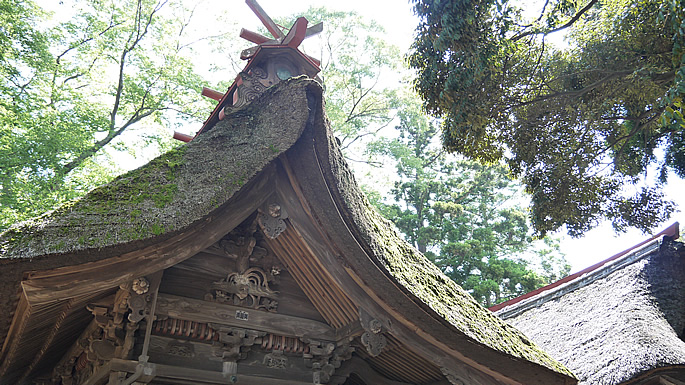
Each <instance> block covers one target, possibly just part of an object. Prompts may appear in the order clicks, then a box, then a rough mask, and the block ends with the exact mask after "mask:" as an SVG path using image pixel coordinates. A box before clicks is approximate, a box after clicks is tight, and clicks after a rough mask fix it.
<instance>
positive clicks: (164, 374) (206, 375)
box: [109, 358, 311, 385]
mask: <svg viewBox="0 0 685 385" xmlns="http://www.w3.org/2000/svg"><path fill="white" fill-rule="evenodd" d="M150 365H153V366H154V368H155V374H156V378H158V379H159V378H161V379H164V378H168V379H175V380H185V381H191V382H193V383H211V384H230V383H232V381H231V379H230V378H227V377H226V376H225V375H224V374H223V373H222V372H214V371H209V370H200V369H192V368H183V367H178V366H171V365H162V364H150ZM137 366H138V362H137V361H130V360H120V359H117V358H115V359H113V360H112V361H111V362H110V363H109V369H110V370H113V371H124V372H129V373H133V372H134V371H135V370H136V367H137ZM235 376H236V378H235V381H233V382H235V383H238V384H240V385H263V384H270V385H311V382H302V381H293V380H285V379H278V378H266V377H260V376H253V375H246V374H240V373H238V374H236V375H235Z"/></svg>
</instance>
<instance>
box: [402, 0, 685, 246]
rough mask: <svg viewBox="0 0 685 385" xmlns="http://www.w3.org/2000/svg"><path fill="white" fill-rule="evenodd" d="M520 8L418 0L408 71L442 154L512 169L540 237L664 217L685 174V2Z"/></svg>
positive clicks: (500, 0) (641, 224) (477, 0)
mask: <svg viewBox="0 0 685 385" xmlns="http://www.w3.org/2000/svg"><path fill="white" fill-rule="evenodd" d="M514 4H516V3H513V2H508V1H506V0H437V1H433V0H430V1H429V0H416V1H415V11H416V13H417V14H418V16H419V17H420V19H421V22H420V25H419V27H418V30H417V38H416V40H415V42H414V45H413V48H412V53H411V55H410V58H409V61H410V65H411V66H412V67H413V68H415V69H417V70H418V75H417V77H416V79H415V83H414V84H415V87H416V89H417V91H418V92H419V94H420V95H421V97H422V98H423V99H424V101H425V107H426V108H427V109H428V111H430V112H431V113H433V114H436V115H440V116H442V117H444V125H443V136H442V139H443V145H444V146H445V148H446V149H448V150H449V151H455V152H458V153H461V154H464V155H466V156H468V157H470V158H473V159H477V160H480V161H484V162H497V161H499V160H502V159H503V160H505V161H506V162H507V163H508V165H509V167H510V169H511V171H512V173H513V174H514V176H517V177H520V178H521V180H522V182H523V184H524V185H525V187H526V189H527V191H528V192H529V193H530V194H531V196H532V203H531V211H530V213H531V217H532V222H533V225H534V227H535V229H536V230H537V232H538V233H539V234H545V233H546V232H548V231H554V230H557V229H559V228H560V227H561V226H563V225H566V227H567V229H568V231H569V233H570V234H571V235H576V236H577V235H580V234H582V233H583V232H585V231H587V230H589V229H590V228H592V227H594V226H595V225H597V223H598V222H599V221H600V220H601V219H603V218H608V219H610V220H612V222H613V225H614V227H615V228H616V229H617V230H623V229H625V228H626V227H629V226H634V227H637V228H640V229H642V230H644V231H646V230H648V229H650V227H651V226H653V225H654V224H656V223H657V222H659V221H662V220H665V219H666V218H667V217H668V216H669V215H670V213H671V212H672V211H673V210H674V204H673V203H672V202H669V201H666V200H665V199H664V197H663V194H662V191H661V188H662V185H663V183H665V182H666V178H667V175H668V173H669V171H674V172H675V173H676V174H677V175H679V176H680V177H685V120H683V95H685V56H684V55H683V47H685V17H684V14H685V1H684V0H665V1H664V0H549V1H546V2H544V5H543V6H542V10H541V12H540V13H539V14H537V15H534V16H533V17H532V18H530V17H525V15H526V14H525V12H524V11H523V10H522V9H520V8H518V7H517V6H516V5H514ZM561 30H564V31H566V32H567V36H566V41H567V43H568V46H567V47H564V48H557V47H555V46H554V45H553V44H551V43H550V42H549V36H550V34H552V33H554V32H558V31H561ZM662 154H665V155H662ZM655 166H656V168H657V169H658V171H657V172H654V171H652V170H654V168H655ZM648 172H650V173H654V174H657V176H658V178H656V179H657V180H656V181H653V182H651V181H647V183H645V180H646V179H647V178H646V176H647V173H648Z"/></svg>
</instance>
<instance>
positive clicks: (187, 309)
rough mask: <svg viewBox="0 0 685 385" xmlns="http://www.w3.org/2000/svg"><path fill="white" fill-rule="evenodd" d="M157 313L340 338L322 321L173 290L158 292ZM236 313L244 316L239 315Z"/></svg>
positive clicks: (281, 332)
mask: <svg viewBox="0 0 685 385" xmlns="http://www.w3.org/2000/svg"><path fill="white" fill-rule="evenodd" d="M157 314H159V315H165V316H169V317H172V318H178V319H183V320H188V321H195V322H203V323H217V324H221V325H228V326H233V327H240V328H246V329H255V330H260V331H265V332H267V333H272V334H276V335H281V336H286V337H291V336H292V337H308V338H313V339H321V340H326V341H336V340H337V338H336V332H335V330H334V329H333V328H332V327H330V326H329V325H327V324H325V323H323V322H319V321H313V320H310V319H306V318H299V317H293V316H289V315H284V314H278V313H269V312H265V311H261V310H254V309H248V308H244V307H238V306H232V305H226V304H223V303H216V302H209V301H201V300H197V299H192V298H185V297H178V296H175V295H170V294H160V295H159V298H158V300H157ZM236 314H240V315H241V316H240V317H236ZM245 317H247V319H244V318H245Z"/></svg>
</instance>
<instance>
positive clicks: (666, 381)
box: [659, 376, 685, 385]
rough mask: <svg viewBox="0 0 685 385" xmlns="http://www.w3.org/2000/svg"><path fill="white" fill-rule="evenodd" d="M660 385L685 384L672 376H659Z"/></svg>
mask: <svg viewBox="0 0 685 385" xmlns="http://www.w3.org/2000/svg"><path fill="white" fill-rule="evenodd" d="M659 384H660V385H685V382H683V381H679V380H676V379H675V378H673V377H670V376H659Z"/></svg>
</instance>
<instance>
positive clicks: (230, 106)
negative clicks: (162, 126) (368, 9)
mask: <svg viewBox="0 0 685 385" xmlns="http://www.w3.org/2000/svg"><path fill="white" fill-rule="evenodd" d="M248 4H249V5H250V7H252V8H253V10H255V13H257V15H258V16H259V17H260V19H261V20H262V22H263V23H264V24H265V25H266V26H267V29H268V30H269V31H270V33H271V34H272V35H273V38H267V37H265V36H262V35H260V34H257V33H254V32H250V31H243V32H242V34H241V36H243V37H246V38H248V40H250V41H253V42H254V43H255V44H257V46H256V47H254V48H252V49H248V50H246V51H245V52H243V57H244V58H245V59H246V60H248V64H247V66H246V68H245V69H244V70H243V71H242V72H241V73H240V74H239V75H238V77H237V78H236V81H235V82H234V83H233V85H232V86H231V87H230V88H229V90H228V91H227V92H225V93H217V92H215V91H211V90H206V91H205V92H204V93H205V95H207V96H210V97H213V98H215V99H217V100H218V104H217V107H216V108H215V110H214V112H213V113H212V114H211V115H210V117H209V118H208V119H207V121H206V122H205V124H204V125H203V126H202V128H201V130H200V131H199V133H198V134H197V135H196V136H194V137H185V136H183V135H178V137H179V138H183V139H185V140H188V141H189V142H188V143H187V144H184V145H182V146H180V147H178V148H176V149H173V150H171V151H169V152H167V153H166V154H164V155H162V156H160V157H158V158H156V159H154V160H153V161H151V162H150V163H148V164H147V165H145V166H143V167H141V168H139V169H136V170H133V171H131V172H128V173H126V174H124V175H122V176H120V177H118V178H116V179H115V180H113V181H112V182H111V183H109V184H107V185H104V186H101V187H99V188H96V189H94V190H93V191H91V192H90V193H88V194H87V195H86V196H85V197H83V198H82V199H80V200H77V201H74V202H72V203H69V204H66V205H64V206H62V207H60V208H58V209H57V210H55V211H53V212H50V213H47V214H45V215H43V216H41V217H39V218H35V219H33V220H31V221H28V222H24V223H20V224H17V225H15V226H14V227H12V228H10V229H9V230H8V231H6V232H4V233H2V234H0V277H1V279H0V298H1V300H0V347H1V348H0V349H1V350H0V384H7V385H10V384H43V385H48V384H49V385H99V384H109V385H129V384H233V383H235V384H246V385H258V384H259V385H304V384H337V385H342V384H346V385H384V384H387V385H406V384H422V385H429V384H430V385H450V384H451V385H472V384H479V385H523V384H526V385H554V384H559V385H570V384H576V382H577V380H576V379H575V377H574V376H573V374H571V372H570V371H569V370H568V369H566V368H565V367H564V366H563V365H561V364H560V363H558V362H557V361H555V360H554V359H553V358H551V357H550V356H549V355H548V354H546V353H545V352H544V351H542V350H541V349H540V348H539V347H537V346H536V345H535V344H534V343H532V342H531V341H530V340H529V339H528V338H527V337H525V336H524V335H523V334H522V333H521V332H519V331H518V330H516V329H515V328H514V327H512V326H509V325H508V324H506V323H505V322H503V321H501V320H500V319H499V318H497V317H496V316H494V315H493V314H491V312H489V311H488V310H486V309H484V308H483V307H481V306H480V305H479V304H478V303H477V302H476V301H475V300H474V299H473V298H472V297H471V296H470V295H469V294H468V293H467V292H466V291H464V290H463V289H462V288H460V287H459V286H458V285H457V284H455V283H454V282H453V281H451V280H450V279H449V278H447V277H446V276H445V275H444V274H443V273H442V272H441V271H440V270H439V269H438V268H437V267H436V266H435V265H433V264H432V263H431V262H430V261H429V260H428V259H427V258H426V257H424V256H423V255H422V254H420V253H419V252H418V251H417V250H415V249H414V248H413V247H411V246H410V245H409V244H407V243H406V242H405V241H404V240H402V239H401V237H400V236H399V235H398V234H397V232H396V231H395V229H394V226H393V225H392V224H391V223H390V222H388V221H387V220H385V219H383V218H382V217H381V216H380V215H379V214H378V213H377V212H376V211H375V210H374V209H373V208H371V206H370V204H369V202H368V201H367V199H366V198H365V197H364V195H363V194H362V193H361V191H360V189H359V188H358V186H357V183H356V182H355V180H354V177H353V175H352V172H351V170H350V168H349V167H348V165H347V164H346V163H345V160H344V158H343V156H342V155H341V152H340V149H339V148H338V144H337V142H336V139H335V138H334V137H333V134H332V132H331V128H330V126H329V121H328V120H327V118H326V112H325V108H324V105H325V102H324V95H323V90H322V87H321V85H320V83H319V82H318V81H317V80H316V79H315V78H316V74H317V72H318V66H319V63H318V61H316V60H315V59H313V58H310V57H309V56H307V55H304V54H303V53H302V52H301V51H300V50H299V49H298V46H299V44H300V42H301V41H302V40H303V39H304V38H306V37H307V36H309V35H311V34H314V33H316V32H317V31H320V29H321V26H320V25H316V26H308V22H307V20H306V19H304V18H300V19H298V20H297V21H296V22H295V24H294V25H293V27H292V28H291V29H290V30H289V31H288V32H287V33H285V32H283V31H281V29H280V28H279V27H277V26H275V25H273V22H272V21H271V19H270V18H269V17H268V15H266V13H264V12H263V10H261V8H259V6H258V5H257V4H256V2H254V1H253V0H248ZM191 139H192V140H191Z"/></svg>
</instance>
